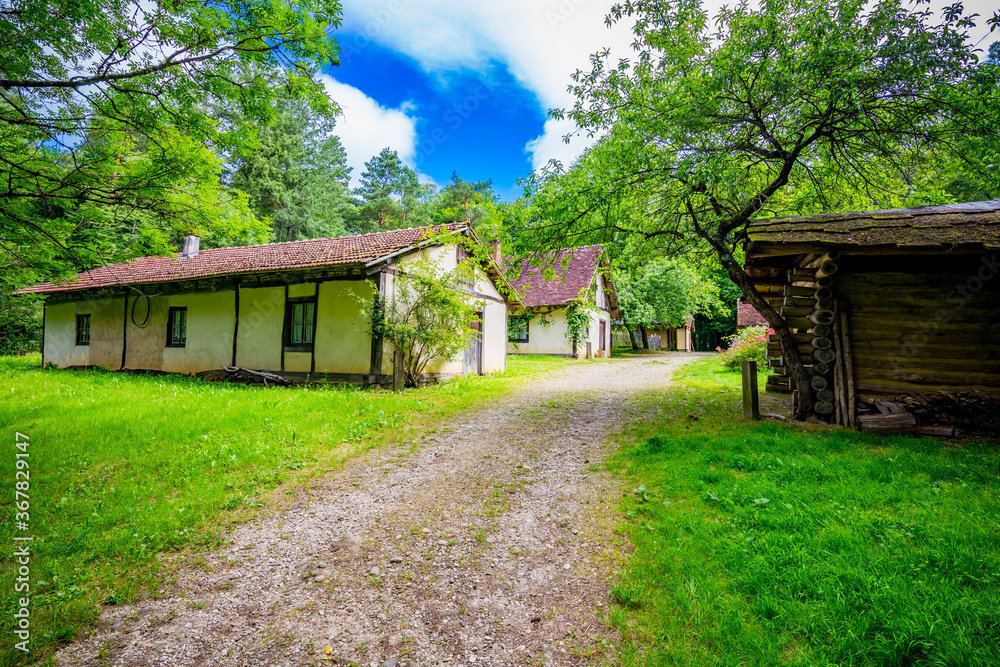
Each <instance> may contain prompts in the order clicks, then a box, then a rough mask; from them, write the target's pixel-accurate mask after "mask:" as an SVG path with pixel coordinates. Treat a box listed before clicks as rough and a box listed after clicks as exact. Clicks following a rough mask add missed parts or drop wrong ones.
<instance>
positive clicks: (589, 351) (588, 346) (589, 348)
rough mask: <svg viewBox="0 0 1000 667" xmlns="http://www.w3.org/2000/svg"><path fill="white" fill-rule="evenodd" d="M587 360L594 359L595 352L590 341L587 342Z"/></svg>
mask: <svg viewBox="0 0 1000 667" xmlns="http://www.w3.org/2000/svg"><path fill="white" fill-rule="evenodd" d="M587 358H588V359H593V358H594V351H593V349H592V348H591V342H590V341H589V340H588V341H587Z"/></svg>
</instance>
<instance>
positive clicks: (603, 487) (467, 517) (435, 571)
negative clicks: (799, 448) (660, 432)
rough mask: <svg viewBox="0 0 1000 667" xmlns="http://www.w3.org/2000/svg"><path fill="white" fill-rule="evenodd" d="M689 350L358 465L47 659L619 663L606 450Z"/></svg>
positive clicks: (242, 531) (549, 388)
mask: <svg viewBox="0 0 1000 667" xmlns="http://www.w3.org/2000/svg"><path fill="white" fill-rule="evenodd" d="M699 356H703V355H698V354H694V353H691V354H686V353H671V354H661V355H656V356H637V357H630V358H616V359H613V360H597V361H595V362H593V363H579V364H572V365H570V366H568V367H566V368H564V369H562V370H559V371H556V372H554V373H551V374H548V375H545V376H542V377H539V378H535V379H532V380H529V381H527V382H526V383H525V384H523V385H522V386H521V387H519V388H518V389H517V390H515V391H513V392H511V393H509V394H506V395H503V396H500V397H498V398H497V399H496V400H495V401H494V402H493V403H492V404H490V405H487V406H485V407H483V408H481V409H478V410H475V411H472V412H470V413H467V414H465V415H463V416H460V417H458V418H455V419H452V420H451V421H450V423H448V424H442V425H440V426H439V427H438V428H436V429H434V432H433V433H430V434H428V435H427V436H426V437H424V438H421V439H419V440H418V441H417V442H415V443H414V442H409V443H400V444H399V445H397V446H393V447H384V448H379V449H376V450H373V451H371V452H369V453H368V454H367V455H365V456H362V457H359V458H357V459H354V460H352V461H351V462H349V463H348V464H347V466H346V467H345V468H344V469H343V470H341V471H337V472H332V473H328V474H327V476H325V477H323V478H320V479H317V480H315V481H314V482H313V484H312V487H311V489H310V490H309V491H308V492H306V491H302V493H301V496H300V497H299V498H297V499H296V503H297V504H295V505H294V506H293V507H292V508H291V509H289V510H288V511H285V512H281V513H278V514H276V515H275V516H269V517H265V518H262V519H259V520H257V521H254V522H250V523H247V524H245V525H243V526H241V527H240V528H238V529H237V530H236V531H234V532H233V533H232V535H231V536H230V539H231V543H230V544H228V545H227V546H226V547H224V548H223V549H221V550H219V551H217V552H215V553H214V554H212V555H210V556H209V557H207V558H206V559H205V563H204V564H202V565H201V566H200V567H190V566H189V567H186V568H184V569H182V570H181V572H180V573H179V575H178V576H177V581H176V583H171V584H165V585H164V587H163V592H164V594H165V595H164V596H163V597H161V598H159V599H148V600H144V601H140V602H138V603H136V604H132V605H124V606H120V607H113V608H108V610H107V611H106V612H105V613H104V614H103V615H102V618H101V621H100V623H99V626H98V628H97V630H96V631H95V632H94V633H93V634H92V635H91V636H90V637H88V638H86V639H81V640H78V641H76V642H74V643H73V644H70V645H69V646H67V647H66V648H64V649H62V650H61V651H60V652H59V653H58V654H57V655H56V663H57V664H60V665H95V666H96V665H128V666H132V665H171V666H174V665H215V664H223V665H268V666H270V665H315V664H319V665H323V664H339V665H349V664H357V665H363V666H365V667H368V666H370V665H374V666H375V667H383V666H384V667H397V666H398V667H403V666H404V665H414V666H415V665H449V666H456V665H459V664H472V663H475V664H484V665H510V664H527V663H529V662H530V663H532V664H541V663H551V664H555V665H564V664H565V665H570V664H599V663H608V662H614V657H615V646H616V641H617V638H616V636H615V633H614V632H613V631H612V630H611V629H610V628H609V627H608V626H607V625H606V624H605V622H604V621H603V620H602V619H603V617H604V615H605V612H606V610H607V608H608V602H609V600H608V587H609V584H608V580H609V577H610V575H611V573H612V571H613V570H614V568H615V565H616V564H617V563H619V562H620V561H621V559H622V558H623V557H626V556H627V551H628V545H627V544H626V543H625V541H624V540H623V539H622V538H621V536H620V535H618V534H616V533H615V530H614V529H615V525H616V523H617V522H618V520H619V518H618V516H617V514H616V506H617V502H618V498H619V497H620V496H619V494H620V493H621V489H620V488H619V486H618V484H619V483H618V481H617V480H616V479H615V478H614V477H612V476H610V475H608V473H607V472H605V471H604V466H603V462H604V459H605V457H606V456H607V455H608V454H609V453H610V452H609V444H608V442H609V438H610V436H611V434H613V433H614V432H615V431H616V430H617V429H619V428H621V427H622V426H624V425H625V424H627V423H628V422H629V421H630V420H632V419H634V418H636V417H640V416H641V415H640V414H639V410H640V408H639V407H638V404H637V402H636V401H635V398H636V397H637V396H638V395H639V394H640V393H643V392H646V391H648V390H655V389H659V390H662V389H664V388H666V387H667V386H668V384H669V382H670V376H671V374H672V373H673V371H674V370H675V369H676V368H678V367H679V366H680V365H682V364H685V363H688V362H690V361H692V360H693V359H695V358H697V357H699Z"/></svg>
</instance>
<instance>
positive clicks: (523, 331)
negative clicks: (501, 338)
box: [507, 317, 528, 343]
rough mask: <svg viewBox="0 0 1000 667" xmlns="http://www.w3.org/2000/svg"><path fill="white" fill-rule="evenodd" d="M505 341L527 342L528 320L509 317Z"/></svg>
mask: <svg viewBox="0 0 1000 667" xmlns="http://www.w3.org/2000/svg"><path fill="white" fill-rule="evenodd" d="M507 340H509V341H510V342H512V343H527V342H528V318H526V317H510V318H508V322H507Z"/></svg>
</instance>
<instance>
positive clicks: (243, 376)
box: [222, 366, 292, 387]
mask: <svg viewBox="0 0 1000 667" xmlns="http://www.w3.org/2000/svg"><path fill="white" fill-rule="evenodd" d="M222 370H223V371H225V373H226V375H225V377H223V378H222V380H223V382H236V383H238V384H261V385H264V386H265V387H270V386H271V385H277V386H279V387H287V386H289V385H290V384H292V383H291V382H290V381H289V380H287V379H286V378H283V377H282V376H280V375H278V374H277V373H269V372H267V371H254V370H250V369H249V368H239V367H238V366H223V367H222Z"/></svg>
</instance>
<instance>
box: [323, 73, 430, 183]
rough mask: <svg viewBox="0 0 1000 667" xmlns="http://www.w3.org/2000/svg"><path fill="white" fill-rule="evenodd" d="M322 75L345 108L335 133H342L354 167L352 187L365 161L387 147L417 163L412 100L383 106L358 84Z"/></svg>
mask: <svg viewBox="0 0 1000 667" xmlns="http://www.w3.org/2000/svg"><path fill="white" fill-rule="evenodd" d="M320 79H321V80H322V81H323V85H324V86H325V87H326V92H327V94H328V95H329V96H330V98H331V99H333V100H336V102H337V104H339V105H340V107H341V109H342V110H343V114H342V115H341V116H340V118H338V119H337V126H336V128H335V130H334V134H336V135H337V136H338V137H340V141H341V143H342V144H343V145H344V149H345V150H346V151H347V164H348V165H349V166H351V167H353V168H354V169H353V170H352V171H351V187H357V186H358V184H359V182H360V178H361V173H362V172H363V171H364V170H365V162H366V161H367V160H370V159H372V156H374V155H378V154H379V153H380V152H381V151H382V149H383V148H386V147H388V148H391V149H392V150H394V151H396V152H397V153H398V154H399V159H400V160H402V161H403V163H404V164H406V165H407V166H410V167H415V166H416V165H415V158H416V156H417V119H416V118H415V117H414V116H412V115H411V114H412V113H413V112H414V111H415V105H414V104H413V103H412V102H403V104H402V105H400V107H399V108H398V109H390V108H387V107H384V106H381V105H380V104H379V103H378V102H376V101H375V100H373V99H372V98H370V97H368V96H367V95H365V94H364V93H363V92H361V91H360V90H358V89H357V88H355V87H354V86H348V85H347V84H345V83H341V82H339V81H337V80H336V79H333V78H332V77H329V76H327V75H322V76H321V77H320Z"/></svg>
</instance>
